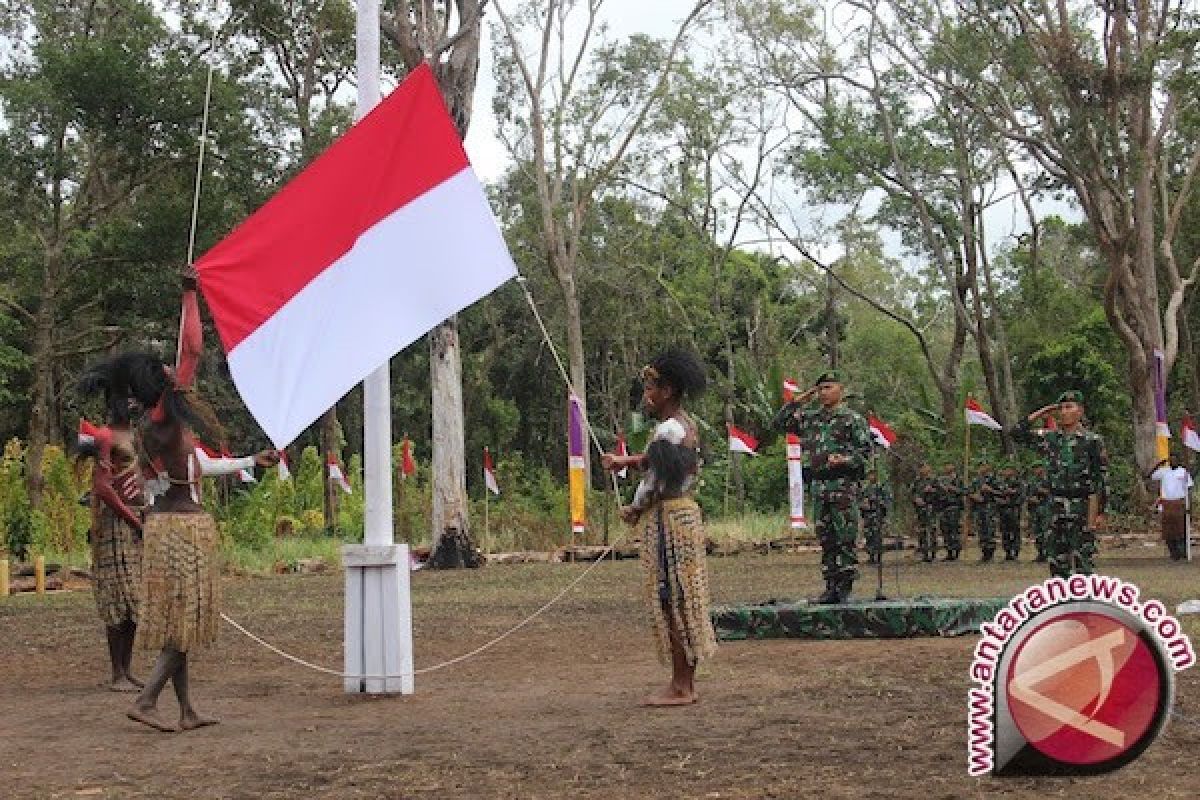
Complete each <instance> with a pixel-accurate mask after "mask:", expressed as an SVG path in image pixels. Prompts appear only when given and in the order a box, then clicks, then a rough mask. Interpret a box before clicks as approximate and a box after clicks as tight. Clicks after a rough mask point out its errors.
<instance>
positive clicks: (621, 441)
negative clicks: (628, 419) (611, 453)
mask: <svg viewBox="0 0 1200 800" xmlns="http://www.w3.org/2000/svg"><path fill="white" fill-rule="evenodd" d="M615 455H618V456H621V457H622V458H624V457H625V456H627V455H629V445H627V444H626V443H625V434H624V432H621V431H618V432H617V446H616V448H615ZM617 477H618V478H620V479H621V480H625V478H627V477H629V467H622V468H621V469H620V470H618V471H617Z"/></svg>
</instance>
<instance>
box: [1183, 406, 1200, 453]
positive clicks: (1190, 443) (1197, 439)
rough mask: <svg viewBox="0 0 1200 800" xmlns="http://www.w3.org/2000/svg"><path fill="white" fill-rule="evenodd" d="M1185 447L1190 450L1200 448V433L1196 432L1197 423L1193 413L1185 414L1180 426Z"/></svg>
mask: <svg viewBox="0 0 1200 800" xmlns="http://www.w3.org/2000/svg"><path fill="white" fill-rule="evenodd" d="M1179 427H1180V431H1181V434H1182V436H1181V438H1182V439H1183V445H1184V447H1186V448H1188V449H1189V450H1200V433H1196V423H1195V422H1193V421H1192V415H1191V414H1184V415H1183V423H1182V424H1181V425H1180V426H1179Z"/></svg>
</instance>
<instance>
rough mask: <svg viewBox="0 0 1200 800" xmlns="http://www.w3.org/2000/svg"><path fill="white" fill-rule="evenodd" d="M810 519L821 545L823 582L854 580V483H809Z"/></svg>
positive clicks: (856, 558)
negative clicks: (813, 520) (810, 497)
mask: <svg viewBox="0 0 1200 800" xmlns="http://www.w3.org/2000/svg"><path fill="white" fill-rule="evenodd" d="M812 492H813V516H814V517H815V518H816V533H817V541H818V542H820V544H821V577H823V578H824V579H825V580H826V581H830V580H835V579H838V578H841V579H847V580H854V579H855V578H857V577H858V569H857V566H858V554H857V553H855V551H854V548H855V544H856V542H857V540H858V483H857V482H854V481H848V480H832V481H821V480H814V481H813V482H812Z"/></svg>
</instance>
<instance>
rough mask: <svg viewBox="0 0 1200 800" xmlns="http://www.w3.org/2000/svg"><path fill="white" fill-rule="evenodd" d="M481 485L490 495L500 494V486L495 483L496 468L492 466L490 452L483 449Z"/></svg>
mask: <svg viewBox="0 0 1200 800" xmlns="http://www.w3.org/2000/svg"><path fill="white" fill-rule="evenodd" d="M483 485H484V486H486V487H487V490H488V491H489V492H491V493H492V494H500V484H498V483H496V468H495V467H494V466H492V451H491V450H488V449H487V448H486V447H485V448H483Z"/></svg>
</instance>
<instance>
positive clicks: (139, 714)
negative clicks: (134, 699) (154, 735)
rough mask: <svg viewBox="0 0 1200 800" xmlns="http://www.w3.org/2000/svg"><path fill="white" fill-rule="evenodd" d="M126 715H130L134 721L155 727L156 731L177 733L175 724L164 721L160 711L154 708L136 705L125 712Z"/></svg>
mask: <svg viewBox="0 0 1200 800" xmlns="http://www.w3.org/2000/svg"><path fill="white" fill-rule="evenodd" d="M125 716H127V717H129V718H130V719H131V720H133V721H134V722H140V723H142V724H143V725H148V726H149V727H151V728H154V730H156V731H162V732H163V733H175V726H173V725H169V724H167V723H166V722H163V721H162V719H161V718H160V717H159V716H158V712H157V711H156V710H154V709H153V708H151V709H141V708H138V707H137V706H134V707H133V708H131V709H129V710H128V711H126V712H125Z"/></svg>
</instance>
